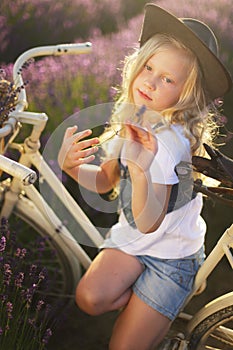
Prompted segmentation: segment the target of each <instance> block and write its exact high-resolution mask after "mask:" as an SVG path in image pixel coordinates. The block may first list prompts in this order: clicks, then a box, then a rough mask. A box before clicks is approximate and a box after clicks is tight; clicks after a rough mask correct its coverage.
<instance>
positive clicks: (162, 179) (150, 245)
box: [101, 126, 206, 259]
mask: <svg viewBox="0 0 233 350" xmlns="http://www.w3.org/2000/svg"><path fill="white" fill-rule="evenodd" d="M156 137H157V140H158V152H157V154H156V156H155V158H154V160H153V162H152V165H151V167H150V174H151V179H152V182H153V183H160V184H170V185H173V184H176V183H177V182H178V177H177V174H176V172H175V166H176V165H177V164H179V163H180V162H181V161H186V162H189V163H191V154H190V144H189V141H188V139H187V138H185V137H184V135H183V132H182V127H181V126H171V128H170V129H168V128H165V129H164V128H163V130H161V131H159V132H158V133H156ZM121 158H122V163H123V164H124V146H123V148H122V152H121ZM138 186H140V183H139V184H138ZM201 210H202V195H201V194H198V195H197V196H196V197H195V198H194V199H192V200H190V201H189V202H188V203H187V204H185V205H184V206H182V207H181V208H180V209H176V210H174V211H172V212H170V213H167V214H166V216H165V218H164V220H163V222H162V223H161V225H160V226H159V228H158V229H157V230H156V231H154V232H152V233H147V234H144V233H141V232H140V231H139V230H138V229H135V228H134V227H132V226H131V225H130V224H129V223H128V221H127V219H126V217H125V215H124V213H123V211H121V213H120V217H119V221H118V223H117V224H115V225H114V226H113V227H112V228H111V230H110V232H109V236H108V238H106V239H105V241H104V243H103V245H102V246H101V248H103V247H115V248H118V249H120V250H122V251H124V252H126V253H128V254H131V255H150V256H155V257H158V258H164V259H173V258H183V257H186V256H189V255H191V254H193V253H195V252H196V251H197V250H198V249H200V248H201V246H202V245H203V243H204V237H205V232H206V224H205V222H204V220H203V218H202V217H201V215H200V213H201Z"/></svg>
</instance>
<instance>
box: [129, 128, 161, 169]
mask: <svg viewBox="0 0 233 350" xmlns="http://www.w3.org/2000/svg"><path fill="white" fill-rule="evenodd" d="M145 126H146V128H147V129H144V128H142V127H141V126H137V125H135V124H131V123H127V124H125V127H126V153H125V156H126V161H127V163H128V166H129V167H132V166H135V165H136V167H137V168H140V169H141V170H142V171H147V170H148V169H149V168H150V165H151V163H152V161H153V159H154V157H155V155H156V154H157V152H158V142H157V138H156V136H155V134H154V131H153V129H152V128H151V126H150V124H149V123H147V124H146V125H145Z"/></svg>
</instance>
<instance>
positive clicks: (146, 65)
mask: <svg viewBox="0 0 233 350" xmlns="http://www.w3.org/2000/svg"><path fill="white" fill-rule="evenodd" d="M144 67H145V69H146V70H149V71H152V68H151V66H149V65H148V64H145V66H144Z"/></svg>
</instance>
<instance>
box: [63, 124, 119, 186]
mask: <svg viewBox="0 0 233 350" xmlns="http://www.w3.org/2000/svg"><path fill="white" fill-rule="evenodd" d="M76 130H77V127H76V126H74V127H70V128H68V129H67V130H66V132H65V135H64V138H63V142H62V146H61V149H60V151H59V154H58V163H59V166H60V168H61V169H62V170H63V171H64V172H66V173H67V174H68V175H69V176H71V177H72V178H73V179H74V180H75V181H77V182H78V183H79V184H80V185H82V186H83V187H85V188H87V189H89V190H91V191H93V192H98V193H106V192H108V191H110V190H111V189H112V188H113V187H114V186H115V184H116V183H117V181H118V179H119V169H118V168H119V167H118V161H117V160H110V161H108V162H105V163H103V164H101V166H97V165H93V164H89V163H90V162H92V161H93V160H94V158H95V155H94V154H95V153H96V152H97V151H98V147H97V146H96V145H97V144H98V143H99V140H98V138H91V139H88V140H83V139H84V138H86V137H88V136H90V135H91V133H92V131H91V130H84V131H82V132H78V133H75V131H76Z"/></svg>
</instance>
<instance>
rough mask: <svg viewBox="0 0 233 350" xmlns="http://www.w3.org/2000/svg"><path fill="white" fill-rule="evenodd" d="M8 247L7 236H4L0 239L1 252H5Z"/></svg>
mask: <svg viewBox="0 0 233 350" xmlns="http://www.w3.org/2000/svg"><path fill="white" fill-rule="evenodd" d="M5 249H6V237H5V236H2V237H1V239H0V252H4V250H5Z"/></svg>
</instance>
